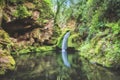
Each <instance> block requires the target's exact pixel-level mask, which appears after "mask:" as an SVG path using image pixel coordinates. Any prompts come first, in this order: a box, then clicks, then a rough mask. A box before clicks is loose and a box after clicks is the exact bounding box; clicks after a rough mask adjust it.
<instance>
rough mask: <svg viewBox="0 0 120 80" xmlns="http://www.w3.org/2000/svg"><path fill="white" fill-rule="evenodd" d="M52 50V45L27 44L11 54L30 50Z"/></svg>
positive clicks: (29, 51)
mask: <svg viewBox="0 0 120 80" xmlns="http://www.w3.org/2000/svg"><path fill="white" fill-rule="evenodd" d="M50 50H54V47H53V46H28V47H26V48H25V49H18V50H16V52H13V53H12V54H26V53H31V52H42V51H50Z"/></svg>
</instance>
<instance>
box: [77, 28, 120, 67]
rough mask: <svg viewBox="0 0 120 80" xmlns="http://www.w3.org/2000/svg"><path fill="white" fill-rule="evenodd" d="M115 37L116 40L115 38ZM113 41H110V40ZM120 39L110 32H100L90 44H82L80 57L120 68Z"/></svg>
mask: <svg viewBox="0 0 120 80" xmlns="http://www.w3.org/2000/svg"><path fill="white" fill-rule="evenodd" d="M113 37H114V38H113ZM111 39H112V40H113V41H110V40H111ZM119 49H120V45H119V38H115V35H113V34H110V33H109V30H106V31H104V32H102V33H101V32H100V33H98V34H96V36H94V37H93V38H92V39H91V41H90V42H85V43H82V45H81V47H80V49H79V50H80V51H81V52H80V55H81V56H84V57H86V58H87V59H89V61H90V62H96V63H99V64H101V65H103V66H106V67H114V68H117V67H119V66H120V63H119V60H120V52H119Z"/></svg>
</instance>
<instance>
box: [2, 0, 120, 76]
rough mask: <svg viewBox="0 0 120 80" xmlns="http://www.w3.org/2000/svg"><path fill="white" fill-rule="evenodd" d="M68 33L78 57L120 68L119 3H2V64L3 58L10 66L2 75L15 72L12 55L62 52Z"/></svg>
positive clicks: (80, 0) (30, 0) (31, 0)
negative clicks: (10, 71) (59, 50)
mask: <svg viewBox="0 0 120 80" xmlns="http://www.w3.org/2000/svg"><path fill="white" fill-rule="evenodd" d="M68 30H70V31H71V35H70V37H69V40H68V47H70V48H72V49H75V50H79V51H80V54H79V56H84V57H86V58H87V59H88V60H89V61H90V62H95V63H99V64H101V65H103V66H106V67H110V68H116V69H117V68H120V0H1V1H0V58H2V59H0V60H1V61H0V64H1V63H2V64H4V63H6V62H5V61H4V56H8V59H10V60H9V61H10V64H6V65H8V67H5V66H4V65H0V67H2V69H1V68H0V71H2V72H0V74H3V73H4V72H3V71H5V70H6V68H8V69H13V66H14V65H15V62H14V61H13V58H12V56H11V54H15V55H19V54H24V53H28V52H38V51H46V50H55V49H56V48H60V43H61V40H62V38H63V36H64V34H65V33H66V31H68ZM9 56H11V57H9ZM11 66H12V67H11Z"/></svg>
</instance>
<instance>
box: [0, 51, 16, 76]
mask: <svg viewBox="0 0 120 80" xmlns="http://www.w3.org/2000/svg"><path fill="white" fill-rule="evenodd" d="M14 68H15V61H14V59H13V57H12V56H11V55H10V54H9V53H7V52H6V51H3V50H0V75H4V74H5V73H6V72H7V70H14Z"/></svg>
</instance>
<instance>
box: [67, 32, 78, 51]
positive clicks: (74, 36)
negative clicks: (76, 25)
mask: <svg viewBox="0 0 120 80" xmlns="http://www.w3.org/2000/svg"><path fill="white" fill-rule="evenodd" d="M79 38H80V36H79V34H78V33H71V35H70V37H69V38H68V47H74V48H76V49H77V48H78V47H79V46H80V41H79Z"/></svg>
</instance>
